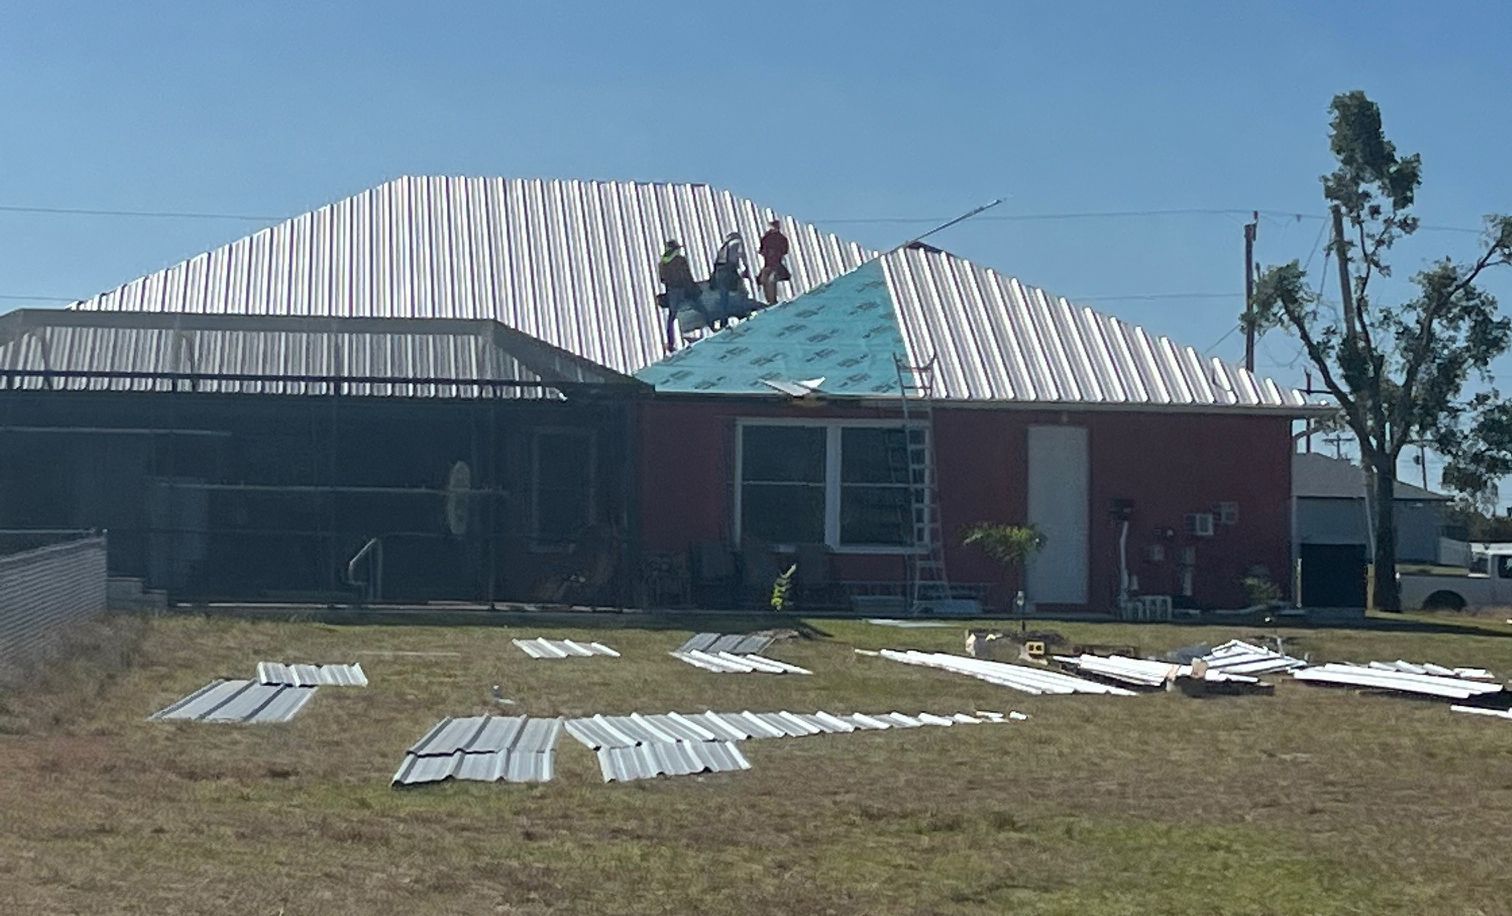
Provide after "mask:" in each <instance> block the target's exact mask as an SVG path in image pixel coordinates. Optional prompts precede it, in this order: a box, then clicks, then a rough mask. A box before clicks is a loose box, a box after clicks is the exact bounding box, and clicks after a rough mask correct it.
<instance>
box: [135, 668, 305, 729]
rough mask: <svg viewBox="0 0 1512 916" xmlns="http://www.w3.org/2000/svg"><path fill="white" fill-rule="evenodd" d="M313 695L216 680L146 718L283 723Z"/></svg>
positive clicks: (295, 689) (301, 689)
mask: <svg viewBox="0 0 1512 916" xmlns="http://www.w3.org/2000/svg"><path fill="white" fill-rule="evenodd" d="M314 695H315V688H314V687H286V686H282V685H276V686H270V685H265V684H258V683H254V682H253V681H250V680H242V679H237V680H217V681H212V682H211V683H210V684H208V685H206V686H204V687H201V688H200V689H199V690H196V691H195V692H194V693H192V694H190V695H189V696H187V697H185V698H183V699H182V700H179V701H178V702H176V703H173V704H172V705H170V706H168V707H166V708H164V709H161V710H159V711H158V712H155V713H153V714H152V715H151V716H150V717H149V718H151V719H157V720H162V721H168V720H181V721H195V722H230V723H237V724H245V725H261V724H265V723H270V722H287V721H289V720H290V719H292V718H294V717H295V716H297V715H299V713H300V711H301V710H303V709H304V707H305V704H306V703H308V702H309V701H310V698H311V697H313V696H314Z"/></svg>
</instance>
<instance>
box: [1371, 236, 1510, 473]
mask: <svg viewBox="0 0 1512 916" xmlns="http://www.w3.org/2000/svg"><path fill="white" fill-rule="evenodd" d="M1500 252H1501V244H1500V242H1499V241H1498V242H1493V243H1492V244H1491V247H1489V248H1487V249H1486V251H1485V253H1484V254H1482V255H1481V256H1480V257H1479V258H1477V259H1476V261H1475V265H1474V266H1473V267H1471V268H1470V270H1469V272H1468V273H1466V274H1465V276H1463V277H1461V278H1460V280H1459V282H1457V283H1455V284H1454V286H1452V287H1450V288H1449V291H1448V292H1447V293H1445V294H1444V295H1443V296H1440V297H1439V298H1438V300H1437V301H1435V302H1430V303H1428V304H1427V307H1426V308H1424V309H1423V314H1422V315H1421V316H1419V318H1418V333H1417V337H1416V339H1415V340H1414V341H1413V344H1412V347H1411V350H1410V351H1409V353H1408V356H1407V358H1406V361H1405V362H1406V369H1405V371H1404V374H1403V376H1402V389H1401V391H1399V392H1398V393H1397V400H1396V404H1395V406H1394V409H1393V411H1392V414H1393V416H1394V418H1395V419H1396V420H1397V423H1396V424H1395V428H1394V429H1393V430H1392V440H1393V442H1394V443H1395V442H1397V441H1400V443H1401V445H1399V446H1398V450H1400V449H1401V447H1403V446H1405V445H1406V443H1407V438H1408V437H1409V436H1410V435H1411V430H1410V429H1409V428H1408V424H1407V423H1406V418H1407V417H1408V415H1409V414H1410V412H1411V409H1412V403H1413V401H1414V400H1415V398H1416V391H1417V380H1418V374H1419V372H1420V371H1421V369H1422V367H1423V363H1424V361H1426V360H1427V359H1428V354H1429V353H1430V352H1432V344H1433V324H1434V322H1435V321H1437V320H1438V318H1439V316H1440V314H1441V313H1442V312H1443V310H1444V309H1445V308H1447V307H1448V305H1449V304H1450V303H1452V302H1453V301H1454V299H1455V297H1457V296H1459V295H1460V294H1461V293H1463V292H1464V291H1465V290H1467V289H1469V288H1470V286H1471V285H1472V284H1473V283H1475V280H1476V278H1477V277H1479V276H1480V275H1481V273H1482V272H1483V271H1484V270H1485V269H1486V268H1488V267H1490V266H1492V265H1493V264H1498V263H1502V264H1505V263H1507V255H1506V254H1500V258H1498V254H1499V253H1500Z"/></svg>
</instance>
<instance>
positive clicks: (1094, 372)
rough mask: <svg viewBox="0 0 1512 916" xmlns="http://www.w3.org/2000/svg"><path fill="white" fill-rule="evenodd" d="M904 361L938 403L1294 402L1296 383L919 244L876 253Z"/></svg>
mask: <svg viewBox="0 0 1512 916" xmlns="http://www.w3.org/2000/svg"><path fill="white" fill-rule="evenodd" d="M881 262H882V267H883V272H884V274H885V276H886V277H887V283H888V289H889V291H890V292H891V293H892V297H893V301H894V303H895V304H896V307H897V310H898V320H899V323H900V325H901V327H902V332H903V340H904V343H905V344H906V346H907V347H908V351H909V353H908V356H909V359H910V361H911V362H912V363H913V364H915V365H923V364H925V363H927V362H929V361H930V360H931V359H934V360H936V367H937V374H936V392H935V394H936V396H937V397H942V398H946V399H950V400H972V401H990V402H1019V403H1050V404H1110V405H1129V406H1146V407H1176V408H1196V409H1201V408H1218V407H1231V406H1238V407H1250V408H1273V409H1278V410H1281V411H1286V412H1291V411H1295V410H1297V409H1298V408H1302V407H1304V406H1305V405H1306V400H1305V399H1304V398H1303V396H1302V394H1301V392H1298V391H1295V390H1292V389H1282V388H1281V387H1280V386H1278V385H1276V384H1275V383H1274V382H1272V381H1269V380H1265V381H1261V380H1259V379H1257V378H1256V377H1255V376H1254V374H1253V373H1250V372H1248V371H1246V370H1244V369H1240V368H1238V367H1235V366H1229V365H1227V364H1224V363H1222V362H1221V361H1217V360H1214V361H1211V362H1204V360H1203V358H1202V357H1201V356H1200V355H1199V354H1198V353H1197V352H1196V351H1195V350H1194V349H1192V348H1191V347H1183V346H1180V345H1178V344H1176V343H1175V342H1173V341H1171V340H1169V339H1168V338H1164V337H1161V338H1155V337H1152V336H1151V335H1150V334H1148V333H1147V332H1146V331H1145V330H1144V329H1142V328H1139V327H1136V326H1133V325H1129V324H1126V323H1124V322H1122V321H1120V320H1118V319H1117V318H1113V317H1111V316H1109V315H1105V314H1102V313H1099V312H1096V311H1094V310H1092V309H1087V308H1082V307H1079V306H1075V305H1073V304H1072V303H1070V302H1068V301H1066V300H1065V299H1062V298H1059V297H1052V296H1050V295H1049V294H1047V293H1046V292H1045V291H1044V290H1040V289H1035V288H1034V287H1030V286H1026V285H1024V284H1022V283H1020V282H1019V281H1018V280H1016V279H1014V278H1012V277H1008V276H1004V275H1002V274H999V273H998V272H997V271H994V270H992V269H991V268H986V267H980V266H978V265H976V264H973V263H971V262H969V261H966V260H964V259H962V258H958V257H955V256H954V255H951V254H948V253H946V252H942V251H938V250H936V249H931V248H927V247H905V248H900V249H897V250H894V251H891V252H888V253H886V254H884V255H882V257H881Z"/></svg>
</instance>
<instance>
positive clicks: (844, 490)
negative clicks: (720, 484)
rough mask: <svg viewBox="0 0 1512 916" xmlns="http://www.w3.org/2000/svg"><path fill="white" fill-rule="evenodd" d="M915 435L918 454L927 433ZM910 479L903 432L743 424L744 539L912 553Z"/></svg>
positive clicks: (741, 517)
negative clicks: (903, 550) (905, 550)
mask: <svg viewBox="0 0 1512 916" xmlns="http://www.w3.org/2000/svg"><path fill="white" fill-rule="evenodd" d="M913 436H914V443H915V446H916V451H918V450H922V446H923V431H922V430H918V429H916V430H914V431H913ZM908 478H909V455H908V443H907V441H906V440H905V438H904V434H903V429H902V428H901V427H897V426H888V425H881V424H868V423H855V422H851V423H845V422H840V423H832V424H825V425H818V424H801V425H800V424H782V425H777V424H770V425H769V424H760V423H747V424H742V425H741V427H740V500H739V502H740V506H739V530H740V535H741V537H742V538H755V539H759V540H762V541H765V542H767V543H773V544H828V545H829V546H831V547H834V548H838V549H860V550H899V549H908V548H909V547H911V546H912V544H913V523H912V515H911V513H910V507H911V506H912V499H913V494H912V491H911V488H910V487H909V480H908Z"/></svg>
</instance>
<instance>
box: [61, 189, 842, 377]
mask: <svg viewBox="0 0 1512 916" xmlns="http://www.w3.org/2000/svg"><path fill="white" fill-rule="evenodd" d="M776 217H777V214H776V213H775V212H773V211H771V210H769V209H766V208H764V207H759V206H757V205H756V204H755V203H754V202H752V201H750V200H746V199H745V198H741V197H736V196H735V195H733V194H730V193H729V192H727V191H721V190H718V189H715V188H711V187H709V186H707V185H701V184H652V183H643V182H616V181H606V182H600V181H540V180H528V179H527V180H522V179H506V178H459V177H405V178H397V179H394V180H393V181H389V182H387V183H385V184H382V185H379V186H378V187H375V188H371V189H369V190H366V191H363V192H362V193H360V194H357V195H355V196H353V197H349V198H347V199H345V200H341V201H338V202H336V203H334V204H330V205H328V206H325V207H322V208H320V209H318V210H315V211H313V212H310V213H306V214H303V215H301V216H297V217H295V218H293V219H290V220H287V221H285V222H283V223H280V224H278V225H276V226H272V227H270V228H268V229H264V230H262V231H260V232H257V233H255V234H253V235H250V236H248V237H246V238H243V239H239V240H237V241H234V242H232V243H230V244H229V245H225V246H223V247H221V248H218V249H215V250H213V251H210V252H206V253H205V254H201V255H197V256H196V257H194V258H191V259H189V260H188V261H185V262H183V263H181V264H177V265H175V266H173V267H169V268H167V269H165V270H162V271H159V272H157V273H155V274H152V275H149V276H147V277H142V278H141V279H138V280H134V281H132V282H130V283H127V284H126V285H124V286H121V287H119V288H117V289H114V290H111V291H109V292H105V293H101V294H100V295H98V296H95V297H93V298H90V299H86V300H84V301H82V302H80V303H78V304H77V306H76V307H77V308H81V309H100V310H111V311H166V312H226V313H240V314H279V315H361V316H374V317H383V316H403V317H415V318H490V319H496V320H498V321H502V322H503V323H504V324H506V325H509V326H510V327H513V328H517V329H519V330H521V331H524V332H525V333H527V334H530V335H532V336H535V337H538V338H540V339H542V340H545V341H547V342H549V343H552V344H555V345H556V346H559V347H562V348H564V349H566V350H569V351H571V352H573V353H577V354H579V355H580V356H583V357H586V358H588V359H591V360H593V361H594V362H597V363H600V364H602V365H604V366H608V367H610V368H612V369H616V370H617V371H620V372H624V373H626V374H629V373H633V372H635V371H637V370H639V369H641V368H643V367H645V366H646V365H648V364H650V363H651V362H653V361H654V360H656V359H658V358H660V356H661V354H662V343H663V342H662V339H661V335H662V328H661V327H660V326H659V325H658V323H657V321H656V320H654V319H655V314H656V309H655V307H654V305H653V300H654V297H655V295H656V293H657V291H658V290H659V289H660V285H659V283H658V281H657V275H656V267H657V261H658V259H659V257H660V255H661V252H662V247H663V243H664V242H665V241H666V240H667V239H668V238H677V239H679V240H680V241H682V243H683V244H684V246H685V247H686V249H687V253H688V260H689V262H690V263H691V265H692V267H693V272H694V274H695V275H707V274H708V272H709V270H710V267H711V260H712V258H713V254H714V251H715V250H716V249H717V248H718V247H719V244H720V242H721V241H722V240H723V238H724V236H725V233H727V232H729V231H731V230H737V231H739V232H741V233H742V234H743V235H744V237H745V239H746V241H747V247H748V249H749V250H750V251H751V252H753V253H754V250H755V242H756V239H757V238H758V237H759V236H760V234H761V232H762V230H764V228H765V226H766V223H767V222H768V221H769V220H770V219H773V218H776ZM782 222H783V231H784V232H785V233H786V235H787V237H788V240H789V242H790V244H791V250H790V252H789V254H788V258H787V264H788V267H789V269H790V270H791V272H792V275H793V279H792V282H791V283H790V284H789V291H790V294H791V295H798V294H799V293H802V292H805V291H807V290H808V289H811V288H813V287H814V286H817V285H819V284H820V283H823V282H825V281H827V280H831V279H833V278H835V277H837V276H839V275H840V274H842V273H845V272H846V271H848V270H850V269H852V268H854V267H856V266H857V265H859V264H860V263H861V262H862V260H864V259H865V258H866V257H867V256H868V255H869V252H867V251H866V250H864V249H863V248H861V246H859V245H855V244H852V243H849V242H845V241H842V240H841V239H839V238H837V237H836V236H833V235H830V234H828V233H822V232H820V231H819V230H817V229H815V228H814V227H813V226H810V225H807V224H804V223H799V222H796V221H794V220H792V219H791V218H787V217H783V218H782Z"/></svg>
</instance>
